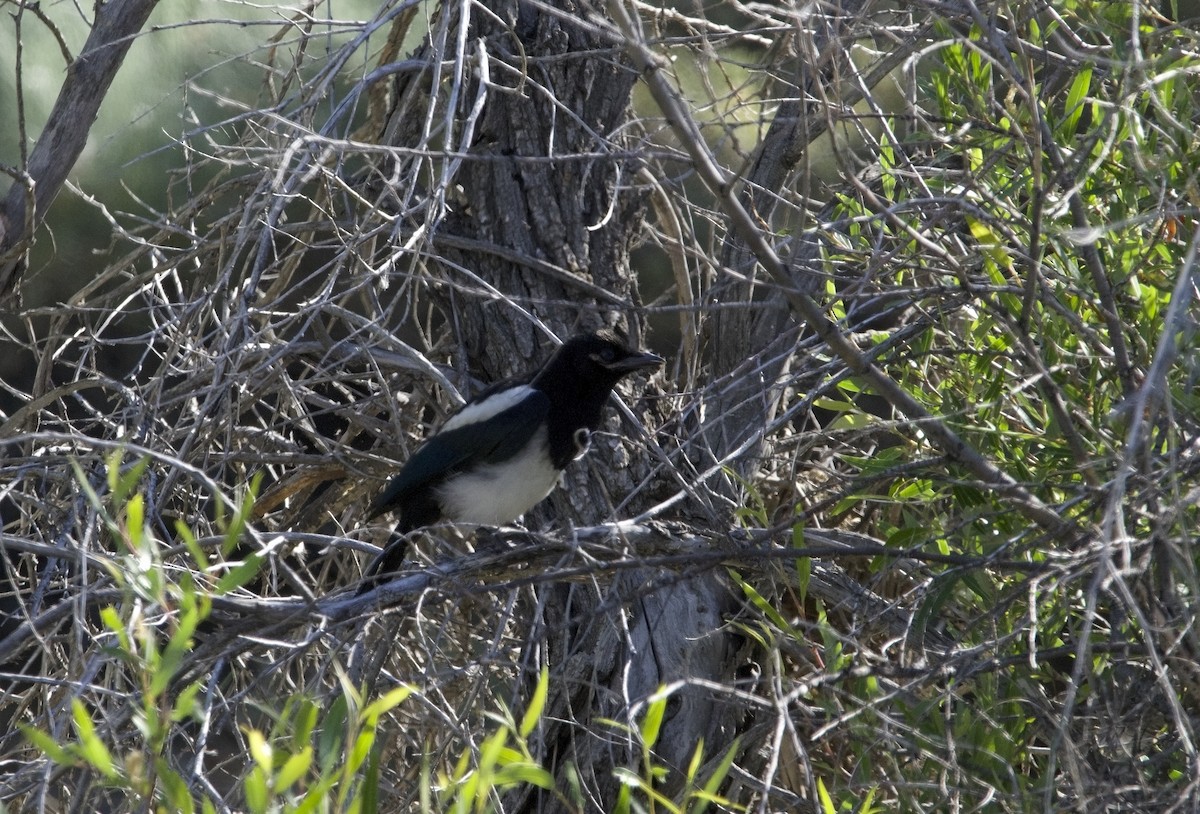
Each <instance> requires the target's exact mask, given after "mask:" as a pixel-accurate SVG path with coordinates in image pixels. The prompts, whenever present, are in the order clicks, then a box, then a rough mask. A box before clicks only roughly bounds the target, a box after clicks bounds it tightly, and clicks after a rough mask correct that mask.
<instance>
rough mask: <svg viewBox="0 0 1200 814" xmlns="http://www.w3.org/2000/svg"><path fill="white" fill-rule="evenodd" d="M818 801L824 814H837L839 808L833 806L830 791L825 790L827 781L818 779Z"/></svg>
mask: <svg viewBox="0 0 1200 814" xmlns="http://www.w3.org/2000/svg"><path fill="white" fill-rule="evenodd" d="M817 799H818V800H819V801H820V803H821V811H822V812H824V814H837V807H836V806H834V804H833V798H832V797H830V796H829V791H828V790H827V789H826V788H825V781H824V780H822V779H821V778H819V777H818V778H817Z"/></svg>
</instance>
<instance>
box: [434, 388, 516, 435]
mask: <svg viewBox="0 0 1200 814" xmlns="http://www.w3.org/2000/svg"><path fill="white" fill-rule="evenodd" d="M533 394H534V389H533V388H532V387H530V386H529V385H527V384H522V385H518V386H517V387H510V388H509V389H507V390H501V391H500V392H499V393H492V395H490V396H488V397H487V398H485V399H484V400H483V401H476V402H473V403H471V404H468V405H467V406H465V407H463V408H462V409H461V410H459V411H458V412H457V413H455V414H454V415H452V416H450V418H449V419H448V420H447V421H446V423H445V424H443V425H442V428H441V430H440V432H446V431H447V430H454V429H458V428H459V427H466V426H468V425H470V424H478V423H479V422H480V421H487V420H488V419H489V418H494V417H495V416H498V415H500V413H502V412H504V411H505V410H507V409H508V408H509V407H514V406H516V405H517V404H520V403H521V401H523V400H524V399H527V398H529V397H530V396H532V395H533Z"/></svg>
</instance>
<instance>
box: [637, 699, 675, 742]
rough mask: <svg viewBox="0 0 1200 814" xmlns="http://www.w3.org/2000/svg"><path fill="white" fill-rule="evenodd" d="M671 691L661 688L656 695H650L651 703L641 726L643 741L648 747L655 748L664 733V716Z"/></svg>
mask: <svg viewBox="0 0 1200 814" xmlns="http://www.w3.org/2000/svg"><path fill="white" fill-rule="evenodd" d="M669 695H670V693H668V692H666V691H665V690H664V689H661V688H660V689H659V691H658V692H656V693H655V694H654V695H652V696H650V705H649V706H648V707H646V716H645V717H644V718H643V719H642V725H641V727H640V728H639V729H640V731H641V734H642V743H644V744H645V745H646V748H647V749H653V748H654V744H656V743H658V736H659V735H660V734H661V733H662V723H663V717H664V716H665V715H666V712H667V698H668V697H669Z"/></svg>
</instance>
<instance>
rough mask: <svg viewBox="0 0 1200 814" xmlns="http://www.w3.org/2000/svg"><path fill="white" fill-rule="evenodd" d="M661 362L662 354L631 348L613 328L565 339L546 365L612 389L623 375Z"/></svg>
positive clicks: (656, 365)
mask: <svg viewBox="0 0 1200 814" xmlns="http://www.w3.org/2000/svg"><path fill="white" fill-rule="evenodd" d="M662 363H663V358H662V357H661V356H659V355H658V354H656V353H649V352H647V351H640V350H635V349H633V348H630V347H629V346H628V345H626V344H625V343H624V342H623V341H621V339H620V338H618V337H617V335H616V334H615V333H613V332H612V331H598V332H596V333H587V334H579V335H578V336H573V337H571V338H570V339H568V340H567V341H566V342H564V343H563V344H562V347H560V348H559V349H558V351H557V352H555V354H554V358H552V359H551V360H550V362H549V363H548V364H547V365H546V369H547V370H550V369H555V370H557V371H559V372H560V373H559V375H562V374H563V373H567V375H572V376H575V377H578V378H579V379H582V380H585V381H589V382H595V383H596V384H599V385H601V386H603V387H605V388H608V389H611V388H612V386H613V385H615V384H616V383H617V381H618V380H619V379H620V378H621V377H622V376H624V375H626V374H628V373H633V372H634V371H636V370H643V369H646V368H652V367H658V366H659V365H661V364H662Z"/></svg>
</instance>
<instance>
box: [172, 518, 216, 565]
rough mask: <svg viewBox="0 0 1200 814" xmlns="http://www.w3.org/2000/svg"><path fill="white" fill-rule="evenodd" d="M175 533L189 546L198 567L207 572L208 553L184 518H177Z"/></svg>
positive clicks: (185, 545)
mask: <svg viewBox="0 0 1200 814" xmlns="http://www.w3.org/2000/svg"><path fill="white" fill-rule="evenodd" d="M175 535H176V536H177V537H179V539H181V540H183V545H184V547H185V548H187V550H188V553H189V554H191V555H192V559H193V560H194V561H195V563H196V568H198V569H199V570H200V571H203V572H207V571H208V568H209V562H208V555H207V554H205V553H204V549H203V548H202V547H201V546H200V543H199V541H197V540H196V535H195V534H193V533H192V529H191V527H190V526H188V524H187V523H185V522H183V521H182V520H176V521H175Z"/></svg>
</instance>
